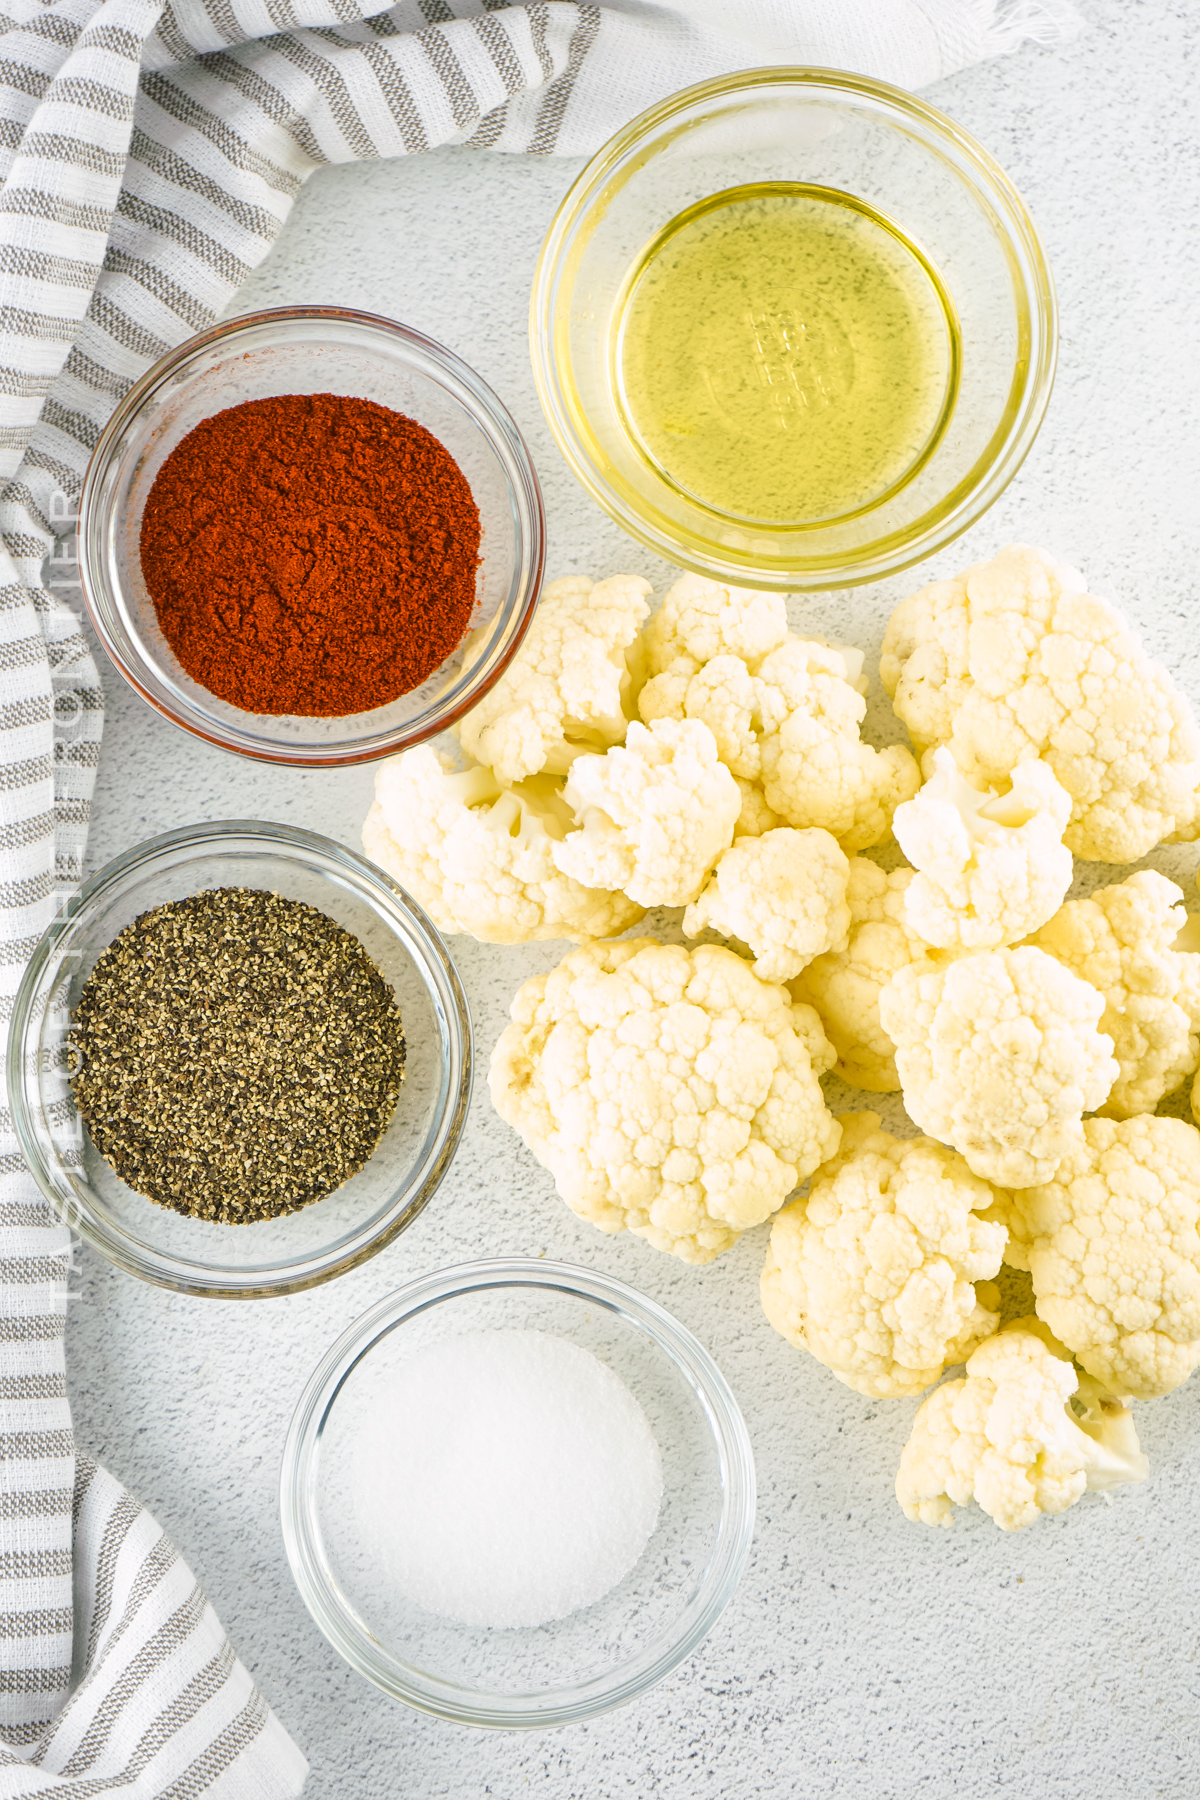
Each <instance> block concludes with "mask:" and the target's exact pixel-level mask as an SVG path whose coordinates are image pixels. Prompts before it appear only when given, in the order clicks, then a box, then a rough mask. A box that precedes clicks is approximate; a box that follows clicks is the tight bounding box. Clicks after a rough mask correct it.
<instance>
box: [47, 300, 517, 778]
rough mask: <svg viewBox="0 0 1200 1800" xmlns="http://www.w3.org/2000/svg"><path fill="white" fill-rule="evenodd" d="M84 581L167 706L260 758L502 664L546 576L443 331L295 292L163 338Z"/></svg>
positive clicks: (455, 694)
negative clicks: (181, 337)
mask: <svg viewBox="0 0 1200 1800" xmlns="http://www.w3.org/2000/svg"><path fill="white" fill-rule="evenodd" d="M78 537H79V552H78V554H79V566H80V578H81V581H82V584H83V589H84V596H85V598H86V601H87V605H88V610H89V612H90V614H91V617H92V621H93V624H94V625H95V627H96V630H97V632H98V634H99V637H100V640H101V642H102V643H103V645H104V647H105V649H106V650H107V652H108V654H109V656H110V657H111V658H112V660H113V662H114V663H115V664H116V666H117V668H118V669H119V670H120V671H121V673H122V674H123V675H124V676H125V678H126V680H127V681H129V683H130V684H131V685H132V686H133V687H134V688H135V689H136V690H137V692H138V693H140V694H141V695H142V697H143V699H145V700H146V701H148V702H149V704H150V705H151V706H153V707H154V708H155V709H156V710H157V711H158V712H160V713H162V714H163V715H164V717H166V718H168V719H170V720H171V721H172V723H174V724H176V725H179V726H181V727H182V728H183V729H184V730H185V731H190V732H193V733H194V734H195V735H196V736H197V737H200V738H203V739H205V740H206V741H207V742H209V743H213V744H217V745H219V746H221V747H222V748H223V749H226V750H231V751H234V752H236V753H237V754H239V755H242V756H249V757H253V758H256V759H257V760H260V761H264V762H274V763H283V764H290V765H293V766H296V767H302V768H303V767H312V768H316V767H329V766H337V765H340V764H349V763H358V762H369V761H372V760H374V759H376V758H378V757H382V756H387V755H391V754H393V753H394V752H396V751H398V750H403V749H407V748H409V747H410V746H411V745H414V744H418V743H422V742H424V741H425V740H426V739H427V738H430V737H433V736H435V735H436V734H437V733H438V732H440V731H443V730H445V729H446V727H447V726H449V725H452V724H453V723H454V721H455V720H456V719H458V718H460V717H461V716H462V715H463V713H465V712H467V711H469V709H470V708H471V707H472V706H474V705H475V704H476V702H477V701H478V700H479V699H480V698H481V697H482V696H483V695H484V694H485V693H486V692H487V690H488V689H489V688H490V687H491V686H492V685H493V683H494V682H495V681H496V680H498V678H499V677H500V675H501V674H502V673H503V671H504V670H505V668H506V667H507V666H508V663H509V662H510V661H511V659H512V657H513V655H514V654H515V652H516V650H517V647H518V645H519V644H520V642H521V639H522V637H523V636H524V633H525V630H526V628H527V626H528V623H529V620H530V617H531V615H532V612H533V607H534V605H535V604H536V601H537V595H538V590H539V588H540V585H541V579H542V569H543V560H544V543H545V525H544V514H543V508H542V498H541V491H540V488H539V486H538V480H537V474H536V472H535V470H534V467H533V463H532V461H531V460H530V456H529V452H528V450H527V449H526V447H525V444H524V442H523V440H522V438H521V434H520V432H519V431H518V429H517V427H516V425H515V424H514V423H513V420H512V419H511V418H510V416H509V414H508V413H507V412H506V410H505V409H504V407H503V406H502V405H501V403H500V401H499V400H498V399H497V397H496V395H495V394H494V393H493V392H492V391H491V389H490V388H489V387H488V386H487V385H486V384H485V383H484V382H483V381H482V380H481V379H480V378H479V376H478V375H476V374H475V373H474V372H473V371H472V370H471V369H469V368H468V367H467V365H466V364H465V363H463V362H461V361H460V360H459V358H458V357H456V356H455V355H454V354H453V353H452V352H451V351H449V350H446V349H444V348H443V347H442V346H441V345H439V344H436V343H434V342H433V341H432V340H431V339H429V338H426V337H423V336H421V335H420V333H418V332H414V331H410V330H408V329H407V328H406V327H405V326H403V325H400V324H398V323H396V322H395V321H394V320H391V319H384V318H379V317H376V316H375V315H373V314H369V313H359V312H351V311H347V310H344V309H341V308H336V307H287V308H280V309H277V310H272V311H268V312H258V313H250V314H248V315H246V316H245V317H243V318H238V319H232V320H229V321H227V322H225V323H222V324H219V325H215V326H213V327H212V329H211V330H209V331H205V332H202V333H201V334H200V335H199V336H198V337H194V338H191V339H189V341H188V342H187V343H185V344H182V345H180V346H179V348H178V349H176V350H173V351H171V352H169V354H168V355H166V356H164V357H163V358H162V359H161V360H160V361H159V362H158V363H156V364H155V365H154V367H153V368H152V369H150V370H149V371H148V372H147V374H145V375H144V376H143V377H142V379H141V380H140V381H139V382H138V383H137V384H136V386H134V387H133V388H131V389H130V391H129V393H128V394H127V395H126V396H125V398H124V400H123V401H122V402H121V404H120V405H119V406H118V407H117V409H116V411H115V412H114V413H113V415H112V417H111V419H110V420H109V422H108V424H107V426H106V427H105V429H104V431H103V433H102V435H101V437H100V440H99V442H98V443H97V446H96V449H95V452H94V453H93V456H92V460H91V463H90V465H89V468H88V472H87V476H86V478H85V481H84V486H83V494H82V498H81V501H80V517H79V533H78Z"/></svg>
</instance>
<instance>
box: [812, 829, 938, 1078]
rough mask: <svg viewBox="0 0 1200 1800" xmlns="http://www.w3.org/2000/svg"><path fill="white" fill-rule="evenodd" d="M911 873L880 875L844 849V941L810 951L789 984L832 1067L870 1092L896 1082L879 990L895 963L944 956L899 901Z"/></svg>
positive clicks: (925, 962) (932, 961)
mask: <svg viewBox="0 0 1200 1800" xmlns="http://www.w3.org/2000/svg"><path fill="white" fill-rule="evenodd" d="M913 873H914V872H913V870H912V869H903V868H902V869H893V870H892V871H891V873H890V874H885V873H884V871H883V870H882V869H881V868H880V867H879V865H878V863H873V862H871V861H870V860H869V859H868V858H867V857H865V856H852V857H851V858H850V875H849V880H848V881H847V884H846V903H847V905H848V906H849V908H850V935H849V937H848V939H847V942H846V947H845V949H844V950H829V951H827V952H826V953H825V954H824V955H823V956H818V957H817V958H816V959H815V960H814V961H813V962H810V963H809V965H808V967H807V968H806V969H805V970H803V971H802V973H801V974H799V975H797V976H796V978H795V979H794V980H793V981H791V982H790V983H789V986H790V988H791V992H792V995H793V998H794V999H796V1000H801V1001H804V1002H806V1003H807V1004H808V1005H809V1006H815V1007H816V1009H817V1011H818V1013H819V1014H820V1015H821V1023H822V1024H823V1025H824V1027H825V1034H826V1036H827V1037H828V1039H829V1041H830V1043H831V1044H832V1045H833V1047H834V1049H835V1050H836V1052H837V1063H836V1064H835V1070H836V1073H837V1074H839V1075H840V1076H841V1078H842V1080H843V1081H846V1082H849V1084H850V1086H851V1087H857V1088H865V1089H866V1091H867V1092H868V1093H872V1094H894V1093H895V1092H896V1091H897V1090H898V1088H899V1086H900V1077H899V1075H898V1074H897V1072H896V1047H895V1045H894V1044H893V1043H892V1040H891V1038H890V1037H889V1036H888V1034H887V1032H886V1031H885V1030H884V1029H883V1025H882V1022H881V1021H880V1017H879V996H880V993H881V992H882V990H883V989H884V988H885V987H886V986H887V984H888V982H889V981H890V980H891V979H892V976H893V975H895V974H896V973H897V971H898V970H900V969H906V968H908V967H909V965H910V964H914V965H917V966H919V967H922V968H929V969H932V968H937V967H938V966H939V965H940V964H941V963H942V962H944V961H945V960H946V958H945V957H942V956H940V955H939V954H938V953H937V952H936V951H934V950H932V949H931V948H930V947H929V945H928V944H926V942H925V940H924V939H923V938H919V937H918V936H917V935H916V933H915V932H914V931H912V930H911V929H910V927H909V925H908V923H907V915H906V909H905V904H904V902H905V895H906V894H907V892H908V888H909V884H910V883H911V881H912V879H913Z"/></svg>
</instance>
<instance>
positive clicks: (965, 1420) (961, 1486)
mask: <svg viewBox="0 0 1200 1800" xmlns="http://www.w3.org/2000/svg"><path fill="white" fill-rule="evenodd" d="M1149 1473H1150V1465H1149V1463H1148V1462H1147V1461H1146V1458H1145V1457H1144V1456H1143V1454H1142V1452H1141V1450H1140V1448H1139V1446H1138V1440H1137V1431H1136V1430H1135V1428H1134V1423H1133V1416H1132V1414H1131V1413H1130V1411H1129V1409H1128V1407H1126V1406H1123V1405H1122V1404H1121V1402H1120V1401H1119V1400H1118V1399H1116V1398H1115V1397H1114V1396H1113V1395H1112V1394H1110V1393H1108V1392H1106V1391H1105V1389H1104V1388H1102V1387H1101V1386H1100V1384H1099V1383H1097V1382H1095V1381H1093V1380H1091V1379H1089V1377H1088V1376H1086V1375H1084V1376H1080V1375H1079V1373H1078V1371H1077V1370H1076V1369H1075V1367H1074V1365H1073V1364H1072V1362H1071V1359H1070V1353H1069V1351H1067V1350H1065V1349H1064V1348H1063V1346H1062V1345H1061V1344H1059V1343H1057V1342H1056V1341H1055V1339H1054V1338H1053V1337H1052V1336H1051V1334H1050V1333H1049V1332H1048V1331H1047V1330H1046V1327H1045V1326H1044V1325H1043V1324H1042V1323H1041V1322H1040V1321H1039V1320H1037V1319H1014V1320H1013V1322H1012V1323H1011V1324H1010V1325H1006V1326H1005V1327H1004V1329H1003V1330H1002V1331H1000V1332H999V1333H998V1334H997V1335H996V1336H995V1337H991V1338H989V1339H988V1340H987V1342H986V1343H984V1344H982V1345H980V1347H979V1349H978V1350H976V1351H975V1353H974V1355H973V1356H972V1357H971V1359H970V1361H969V1362H968V1363H967V1373H966V1376H965V1377H964V1378H961V1379H959V1380H958V1381H947V1382H945V1383H944V1384H943V1385H942V1386H941V1387H940V1388H937V1389H935V1391H934V1392H933V1393H932V1394H930V1396H929V1398H928V1399H927V1400H926V1401H925V1402H924V1404H923V1405H922V1406H921V1408H920V1410H919V1411H918V1413H917V1416H916V1419H915V1420H914V1421H913V1428H912V1435H911V1436H910V1438H909V1440H908V1442H907V1444H906V1445H905V1446H904V1451H903V1454H902V1456H901V1458H900V1473H899V1474H898V1475H897V1477H896V1498H897V1500H899V1502H900V1504H901V1506H902V1507H903V1508H904V1512H905V1516H906V1517H907V1518H910V1519H912V1520H913V1521H914V1522H919V1523H921V1524H925V1525H953V1523H954V1507H955V1506H965V1505H966V1504H967V1503H968V1501H970V1500H977V1501H978V1502H979V1504H980V1506H981V1507H982V1508H983V1510H984V1512H986V1513H987V1514H988V1515H989V1516H990V1517H991V1518H993V1519H994V1520H995V1521H996V1523H997V1525H999V1527H1000V1529H1001V1531H1020V1530H1021V1529H1022V1528H1023V1527H1024V1526H1026V1525H1032V1524H1033V1522H1034V1520H1035V1519H1037V1518H1040V1517H1041V1515H1042V1514H1043V1513H1060V1512H1066V1510H1067V1508H1068V1507H1069V1506H1074V1504H1075V1502H1076V1501H1077V1500H1078V1499H1079V1498H1080V1496H1081V1495H1082V1494H1083V1493H1084V1492H1085V1491H1086V1490H1087V1489H1101V1490H1106V1489H1109V1488H1114V1487H1119V1486H1120V1485H1121V1484H1122V1483H1123V1482H1126V1481H1145V1479H1146V1477H1147V1475H1148V1474H1149Z"/></svg>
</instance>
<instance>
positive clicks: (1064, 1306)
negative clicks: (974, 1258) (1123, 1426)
mask: <svg viewBox="0 0 1200 1800" xmlns="http://www.w3.org/2000/svg"><path fill="white" fill-rule="evenodd" d="M996 1216H997V1217H998V1218H1000V1219H1002V1220H1003V1221H1004V1222H1005V1223H1007V1225H1008V1227H1009V1232H1010V1238H1009V1245H1008V1249H1007V1250H1006V1251H1005V1261H1006V1262H1008V1263H1010V1264H1011V1265H1012V1266H1013V1267H1014V1268H1021V1269H1028V1270H1029V1272H1030V1275H1031V1276H1032V1278H1033V1291H1034V1294H1035V1295H1036V1296H1037V1300H1036V1305H1037V1312H1038V1317H1039V1318H1041V1319H1044V1320H1045V1321H1046V1323H1047V1325H1048V1326H1049V1327H1050V1329H1051V1331H1053V1332H1054V1333H1055V1335H1056V1336H1057V1337H1059V1338H1061V1339H1062V1341H1063V1343H1064V1344H1066V1345H1067V1346H1068V1348H1069V1349H1070V1350H1072V1351H1073V1352H1074V1355H1075V1357H1076V1360H1077V1361H1078V1362H1079V1363H1080V1364H1082V1366H1083V1367H1084V1368H1085V1369H1086V1370H1087V1371H1088V1373H1089V1375H1094V1376H1095V1377H1096V1379H1097V1380H1098V1381H1102V1382H1104V1384H1105V1385H1106V1386H1107V1387H1109V1388H1111V1389H1112V1391H1113V1393H1114V1394H1132V1395H1133V1396H1134V1398H1135V1399H1139V1400H1146V1399H1151V1398H1152V1397H1153V1396H1154V1395H1156V1394H1169V1393H1170V1392H1171V1390H1172V1388H1177V1387H1178V1386H1179V1384H1180V1382H1181V1381H1185V1380H1186V1379H1187V1377H1188V1376H1189V1375H1190V1374H1191V1372H1192V1370H1193V1369H1194V1368H1195V1367H1196V1364H1197V1363H1200V1232H1198V1231H1197V1224H1198V1222H1200V1132H1197V1131H1196V1129H1195V1127H1194V1126H1193V1125H1188V1124H1185V1123H1184V1121H1183V1120H1182V1119H1156V1118H1154V1117H1152V1116H1148V1115H1145V1114H1143V1115H1141V1116H1140V1117H1138V1118H1135V1119H1119V1120H1118V1119H1085V1121H1084V1124H1083V1130H1082V1133H1081V1136H1080V1140H1079V1142H1078V1143H1077V1144H1076V1145H1075V1146H1074V1148H1072V1149H1071V1150H1070V1151H1069V1153H1068V1154H1067V1156H1065V1157H1064V1158H1063V1160H1062V1161H1061V1162H1060V1163H1059V1166H1058V1170H1057V1172H1056V1174H1055V1176H1054V1179H1053V1180H1052V1181H1046V1182H1043V1183H1042V1184H1041V1185H1039V1186H1037V1187H1029V1188H1026V1189H1023V1190H1022V1191H1021V1192H1019V1193H1014V1194H1010V1195H1008V1196H1006V1197H1004V1198H1002V1199H1001V1201H1000V1202H998V1205H997V1211H996Z"/></svg>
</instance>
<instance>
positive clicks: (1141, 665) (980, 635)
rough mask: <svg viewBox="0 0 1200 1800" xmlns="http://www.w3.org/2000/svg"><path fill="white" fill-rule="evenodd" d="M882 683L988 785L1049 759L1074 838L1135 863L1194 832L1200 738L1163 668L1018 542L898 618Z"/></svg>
mask: <svg viewBox="0 0 1200 1800" xmlns="http://www.w3.org/2000/svg"><path fill="white" fill-rule="evenodd" d="M880 675H881V676H882V678H883V685H884V687H885V688H886V689H887V691H888V693H889V694H890V695H891V696H892V698H893V701H894V704H895V708H896V711H897V713H898V714H899V716H900V718H901V719H903V721H904V723H905V724H906V725H907V726H908V729H909V731H910V733H911V734H912V738H913V742H914V743H915V744H916V745H917V747H918V750H919V751H924V750H927V749H928V748H929V747H930V746H932V745H937V744H945V745H948V747H949V749H950V751H951V752H952V754H953V757H954V760H955V762H956V763H957V764H958V767H959V768H960V769H961V770H962V771H963V773H964V774H965V775H966V776H967V777H968V779H969V780H971V781H972V782H974V783H976V785H978V786H980V787H996V786H1001V785H1003V784H1004V783H1005V782H1007V780H1008V778H1009V777H1010V776H1011V774H1012V772H1013V770H1014V769H1016V767H1017V765H1018V764H1019V763H1022V762H1026V761H1028V760H1030V759H1031V758H1033V757H1041V758H1042V760H1043V761H1045V762H1047V763H1048V764H1049V765H1050V768H1051V769H1052V770H1053V772H1054V774H1055V776H1056V777H1057V778H1058V780H1059V781H1060V782H1061V783H1062V785H1063V787H1064V788H1066V790H1067V792H1068V793H1069V794H1070V796H1071V803H1072V805H1071V820H1070V824H1069V825H1068V827H1067V830H1066V834H1065V837H1066V844H1067V847H1068V849H1070V850H1072V851H1074V853H1075V855H1076V856H1081V857H1085V858H1087V859H1088V860H1090V861H1098V862H1115V863H1122V862H1136V861H1137V859H1138V858H1139V857H1140V856H1144V855H1145V853H1146V851H1147V850H1149V849H1151V848H1152V846H1153V845H1154V844H1156V843H1158V841H1159V839H1160V838H1164V837H1167V836H1169V835H1170V834H1171V833H1172V832H1174V831H1175V830H1176V828H1177V826H1178V827H1180V828H1181V835H1194V832H1193V831H1192V830H1191V829H1190V827H1191V826H1192V824H1193V823H1194V822H1195V814H1196V801H1195V790H1196V788H1197V784H1198V783H1200V733H1198V732H1197V730H1196V725H1195V723H1194V721H1193V719H1192V715H1191V710H1190V708H1189V706H1188V704H1187V701H1186V700H1185V699H1184V697H1183V695H1182V694H1180V693H1179V691H1178V689H1177V688H1176V687H1175V684H1174V682H1173V681H1172V679H1171V677H1170V675H1169V674H1168V673H1167V671H1166V670H1165V669H1164V668H1163V667H1162V665H1161V664H1160V663H1156V662H1153V661H1152V660H1151V659H1150V658H1149V657H1148V656H1147V655H1146V653H1145V651H1144V650H1143V649H1142V646H1141V644H1140V643H1139V642H1138V640H1137V638H1136V636H1135V635H1134V633H1133V631H1132V629H1131V628H1130V626H1129V623H1128V621H1127V620H1126V619H1124V618H1123V617H1122V615H1121V614H1120V613H1119V612H1118V611H1117V610H1116V608H1115V607H1113V606H1110V605H1109V604H1108V603H1107V601H1104V600H1097V599H1094V598H1093V597H1092V596H1091V595H1090V594H1087V593H1085V592H1084V582H1083V577H1082V575H1080V574H1079V573H1078V572H1077V571H1076V570H1074V569H1070V568H1067V567H1066V566H1064V565H1063V564H1061V563H1057V562H1055V561H1054V560H1053V559H1052V558H1051V557H1049V556H1048V555H1046V553H1045V552H1044V551H1041V550H1033V549H1030V548H1028V547H1027V546H1026V545H1022V544H1013V545H1010V546H1009V548H1008V549H1006V550H1002V551H1001V552H1000V554H999V556H997V557H995V558H994V559H993V560H992V561H991V562H987V563H977V564H976V565H975V566H974V567H973V568H970V569H967V570H966V571H965V573H964V574H962V575H959V576H956V577H955V579H954V580H953V581H938V582H934V583H933V584H932V586H930V587H925V588H922V589H921V590H920V592H919V593H916V594H913V595H911V596H910V597H909V598H908V599H907V600H905V601H903V602H902V603H901V605H900V606H899V607H897V609H896V611H895V612H894V613H893V614H892V618H891V621H890V623H889V625H888V628H887V632H886V634H885V637H884V641H883V655H882V659H881V662H880Z"/></svg>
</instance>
